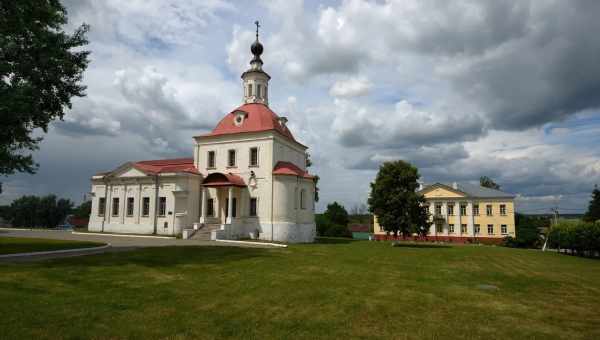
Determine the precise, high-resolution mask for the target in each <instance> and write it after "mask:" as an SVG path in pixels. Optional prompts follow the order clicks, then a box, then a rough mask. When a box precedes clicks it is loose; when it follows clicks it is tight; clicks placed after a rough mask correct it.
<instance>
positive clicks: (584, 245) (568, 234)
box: [548, 221, 600, 256]
mask: <svg viewBox="0 0 600 340" xmlns="http://www.w3.org/2000/svg"><path fill="white" fill-rule="evenodd" d="M548 244H549V245H550V247H552V248H558V249H570V250H571V251H572V252H573V253H574V254H576V255H580V256H587V255H592V256H593V255H595V254H596V253H600V223H599V222H595V223H591V222H584V221H561V222H560V223H558V224H557V225H555V226H553V227H552V229H551V230H550V233H549V234H548Z"/></svg>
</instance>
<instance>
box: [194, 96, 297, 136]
mask: <svg viewBox="0 0 600 340" xmlns="http://www.w3.org/2000/svg"><path fill="white" fill-rule="evenodd" d="M238 111H242V112H245V113H247V116H246V117H245V118H244V120H243V122H242V123H241V124H239V126H238V125H236V124H235V117H236V114H235V113H236V112H238ZM279 118H280V117H279V116H278V115H277V114H276V113H275V112H273V111H272V110H271V109H270V108H269V107H268V106H266V105H265V104H260V103H250V104H244V105H242V106H240V107H238V108H237V109H235V110H233V111H231V112H230V113H228V114H227V115H226V116H225V117H224V118H223V119H221V121H220V122H219V124H217V126H216V127H215V128H214V130H212V132H211V133H209V134H206V135H203V136H199V137H205V136H221V135H228V134H234V133H245V132H260V131H273V130H274V131H277V132H279V133H280V134H281V135H283V136H284V137H287V138H288V139H290V140H292V141H293V142H296V143H298V141H296V139H295V138H294V136H293V135H292V132H291V131H290V130H289V129H288V128H287V126H285V124H281V123H280V122H279ZM298 144H300V143H298Z"/></svg>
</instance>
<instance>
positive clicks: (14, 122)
mask: <svg viewBox="0 0 600 340" xmlns="http://www.w3.org/2000/svg"><path fill="white" fill-rule="evenodd" d="M66 23H67V11H66V10H65V8H64V7H63V6H62V5H61V3H60V2H59V1H58V0H6V1H0V79H2V81H0V120H1V121H2V128H1V129H0V175H10V174H13V173H15V172H28V173H34V172H35V170H36V169H37V164H35V162H34V160H33V158H32V155H31V154H30V153H29V151H32V150H35V149H37V146H38V143H39V142H40V141H41V138H40V137H36V136H34V135H33V132H34V130H37V129H40V130H42V131H44V132H47V131H48V124H49V123H50V122H51V121H53V120H55V119H57V118H58V119H62V117H63V115H64V112H65V110H66V109H68V108H71V98H72V97H74V96H75V97H82V96H84V95H85V93H84V90H85V86H83V85H82V84H81V79H82V73H83V71H84V70H85V68H86V67H87V64H88V54H89V52H88V51H83V50H81V46H83V45H85V44H87V39H86V37H85V35H86V32H87V31H88V26H87V25H85V24H83V25H81V26H80V27H79V28H77V29H76V30H75V31H74V32H73V33H72V34H68V33H65V32H64V30H63V26H64V25H65V24H66Z"/></svg>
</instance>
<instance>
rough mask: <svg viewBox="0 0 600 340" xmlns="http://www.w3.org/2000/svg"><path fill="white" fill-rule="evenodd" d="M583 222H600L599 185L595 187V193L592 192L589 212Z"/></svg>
mask: <svg viewBox="0 0 600 340" xmlns="http://www.w3.org/2000/svg"><path fill="white" fill-rule="evenodd" d="M583 220H584V221H587V222H594V221H598V220H600V190H599V189H598V185H595V186H594V191H592V200H591V201H590V204H589V205H588V210H587V212H586V213H585V214H584V215H583Z"/></svg>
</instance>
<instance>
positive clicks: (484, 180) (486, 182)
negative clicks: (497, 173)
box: [479, 176, 500, 190]
mask: <svg viewBox="0 0 600 340" xmlns="http://www.w3.org/2000/svg"><path fill="white" fill-rule="evenodd" d="M479 185H481V186H482V187H486V188H490V189H496V190H500V185H499V184H498V183H496V182H494V180H492V179H491V178H489V177H488V176H481V177H480V178H479Z"/></svg>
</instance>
